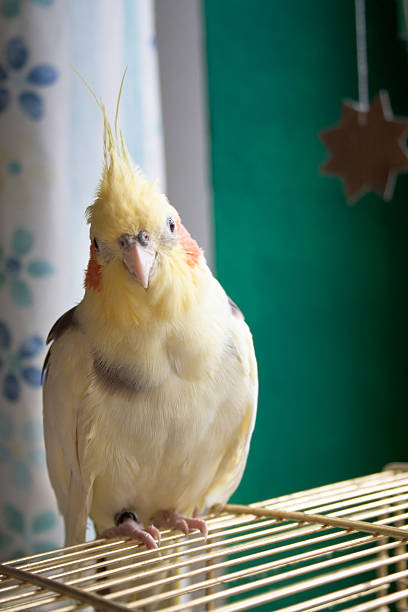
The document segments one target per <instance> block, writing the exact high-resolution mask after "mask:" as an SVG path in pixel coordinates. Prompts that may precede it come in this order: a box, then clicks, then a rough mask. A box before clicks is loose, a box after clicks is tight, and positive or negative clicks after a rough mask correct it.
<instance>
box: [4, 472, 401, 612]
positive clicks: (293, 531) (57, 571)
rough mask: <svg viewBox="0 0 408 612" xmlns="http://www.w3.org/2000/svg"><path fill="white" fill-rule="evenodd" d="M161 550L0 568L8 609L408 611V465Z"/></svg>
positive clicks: (225, 516) (227, 521) (244, 511)
mask: <svg viewBox="0 0 408 612" xmlns="http://www.w3.org/2000/svg"><path fill="white" fill-rule="evenodd" d="M207 524H208V527H209V534H208V538H207V540H206V541H204V539H203V537H202V536H201V534H198V533H197V532H193V533H191V534H190V535H189V536H184V535H183V534H180V533H177V532H170V531H163V532H162V543H161V546H160V548H159V549H157V550H153V551H152V550H146V549H145V548H144V547H143V546H141V545H140V544H138V543H136V542H133V541H129V540H128V541H124V540H95V541H93V542H88V543H86V544H81V545H78V546H71V547H67V548H62V549H59V550H54V551H50V552H47V553H42V554H39V555H32V556H29V557H25V558H23V559H15V560H12V561H8V562H7V563H4V564H2V565H0V610H2V611H3V610H4V611H7V612H19V611H29V612H36V611H38V612H40V611H42V610H47V612H48V611H52V610H58V611H59V612H70V611H71V610H79V609H88V610H89V609H95V610H112V611H115V610H117V611H124V610H155V609H160V610H167V612H170V611H171V612H178V611H183V610H192V611H202V610H221V611H223V612H233V611H238V610H252V609H257V608H259V607H261V606H263V609H264V610H280V611H281V612H283V611H284V612H302V611H308V612H318V611H323V610H329V609H330V610H333V611H337V610H348V611H353V612H365V611H368V610H376V611H377V612H378V611H380V612H387V611H388V610H389V611H392V610H396V611H398V612H403V611H404V610H405V611H408V569H407V561H408V551H407V541H408V464H390V465H389V466H387V467H386V468H385V469H384V470H383V471H382V472H380V473H378V474H372V475H370V476H365V477H361V478H355V479H352V480H347V481H343V482H339V483H335V484H331V485H326V486H323V487H317V488H315V489H310V490H308V491H301V492H299V493H294V494H292V495H285V496H282V497H278V498H275V499H269V500H266V501H263V502H257V503H255V504H251V505H250V506H240V505H235V504H230V505H226V506H225V507H223V508H214V509H213V512H212V513H211V514H209V515H208V517H207Z"/></svg>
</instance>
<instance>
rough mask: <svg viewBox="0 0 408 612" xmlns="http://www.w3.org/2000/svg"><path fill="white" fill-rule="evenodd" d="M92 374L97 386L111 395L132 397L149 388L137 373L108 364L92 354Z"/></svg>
mask: <svg viewBox="0 0 408 612" xmlns="http://www.w3.org/2000/svg"><path fill="white" fill-rule="evenodd" d="M93 372H94V374H95V377H96V380H97V381H98V383H99V384H101V386H102V387H103V388H104V389H105V390H106V391H110V392H111V393H121V394H124V395H126V396H128V397H129V396H132V395H135V394H136V393H140V392H141V391H145V390H146V389H148V388H149V386H150V385H149V384H148V383H146V382H145V381H142V380H141V378H140V376H138V375H137V372H135V371H134V370H131V369H130V368H128V367H126V366H123V365H118V364H114V363H110V362H109V361H107V360H106V359H104V358H103V357H101V356H100V355H97V354H94V360H93Z"/></svg>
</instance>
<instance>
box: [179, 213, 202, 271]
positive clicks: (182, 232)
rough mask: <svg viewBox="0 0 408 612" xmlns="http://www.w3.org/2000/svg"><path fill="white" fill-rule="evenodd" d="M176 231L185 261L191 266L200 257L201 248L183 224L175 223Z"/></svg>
mask: <svg viewBox="0 0 408 612" xmlns="http://www.w3.org/2000/svg"><path fill="white" fill-rule="evenodd" d="M177 231H178V237H179V240H180V244H181V246H182V247H183V249H184V252H185V254H186V259H187V263H188V265H189V266H191V267H192V268H193V267H194V266H195V265H196V264H197V263H198V260H199V259H200V255H201V249H200V247H199V246H198V244H197V243H196V241H195V240H194V239H193V238H192V237H191V236H190V234H189V233H188V231H187V230H186V228H185V227H184V225H182V224H181V223H177Z"/></svg>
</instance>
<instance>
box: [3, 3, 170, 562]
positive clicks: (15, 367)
mask: <svg viewBox="0 0 408 612" xmlns="http://www.w3.org/2000/svg"><path fill="white" fill-rule="evenodd" d="M0 34H1V36H0V40H1V41H2V42H1V43H0V134H1V138H0V210H1V213H0V215H1V216H0V300H1V311H0V480H1V485H2V486H1V489H0V558H1V559H11V558H15V557H20V556H25V555H30V554H33V553H38V552H42V551H46V550H49V549H52V548H56V547H58V546H61V545H62V543H63V529H62V520H61V517H60V515H59V513H58V510H57V507H56V502H55V497H54V493H53V491H52V489H51V487H50V484H49V480H48V474H47V469H46V462H45V452H44V440H43V430H42V398H41V368H42V362H43V360H44V356H45V351H46V346H45V338H46V336H47V333H48V331H49V329H50V327H51V325H52V324H53V322H54V321H55V320H56V318H57V317H58V316H60V315H61V314H62V313H63V312H64V311H66V310H67V309H68V308H70V307H71V306H72V305H73V304H75V303H76V302H78V301H79V300H80V299H81V296H82V285H83V271H84V269H85V267H86V264H87V257H88V252H89V244H88V242H89V237H88V228H87V226H86V223H85V219H84V211H85V207H86V206H87V205H88V204H89V203H90V202H91V201H92V198H93V197H94V194H95V188H96V185H97V182H98V178H99V174H100V170H101V164H102V119H101V116H100V113H99V110H98V108H97V106H96V104H95V102H94V101H93V100H92V98H91V97H90V95H89V93H88V92H87V90H86V89H85V87H84V86H83V84H82V83H81V82H80V80H79V79H78V78H77V76H76V75H75V74H74V72H73V71H72V69H71V66H73V67H74V68H75V69H76V70H77V71H78V72H79V73H80V74H82V75H83V76H84V77H85V79H86V80H87V81H88V82H89V83H90V85H91V86H92V88H93V89H94V90H95V92H96V94H97V95H98V97H101V98H102V99H103V101H104V103H105V104H106V107H107V110H108V112H109V113H110V115H111V116H112V114H113V112H114V111H113V109H114V106H115V101H116V96H117V93H118V89H119V83H120V80H121V77H122V74H123V71H124V69H125V67H126V65H128V71H127V76H126V81H125V87H124V93H123V100H122V109H121V119H120V121H121V127H122V129H123V131H124V134H125V136H126V139H127V143H128V148H129V150H130V152H131V154H132V155H133V157H134V159H135V161H136V163H138V164H140V165H141V166H142V167H143V169H144V170H145V172H146V173H147V175H148V176H149V178H151V179H154V178H158V179H159V182H160V184H161V186H162V188H163V189H164V176H163V147H162V134H161V120H160V103H159V90H158V74H157V58H156V47H155V33H154V19H153V0H100V1H99V0H98V2H94V0H0ZM108 40H109V44H107V43H106V41H108Z"/></svg>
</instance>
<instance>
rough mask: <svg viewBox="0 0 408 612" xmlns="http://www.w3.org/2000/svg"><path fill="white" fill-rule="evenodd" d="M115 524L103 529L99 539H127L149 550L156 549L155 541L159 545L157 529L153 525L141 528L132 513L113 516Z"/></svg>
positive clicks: (126, 512)
mask: <svg viewBox="0 0 408 612" xmlns="http://www.w3.org/2000/svg"><path fill="white" fill-rule="evenodd" d="M115 523H116V525H115V526H114V527H110V528H109V529H105V531H104V532H103V533H102V534H101V538H108V539H113V538H119V539H123V538H126V539H127V538H129V539H130V540H137V541H138V542H140V543H141V544H144V545H145V546H146V548H149V549H153V548H157V544H156V540H157V543H158V544H160V531H159V530H158V529H157V527H155V526H154V525H149V526H148V527H143V525H142V524H141V523H139V522H138V520H137V517H136V515H135V514H134V513H133V512H128V511H123V512H119V513H118V514H117V515H116V516H115Z"/></svg>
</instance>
